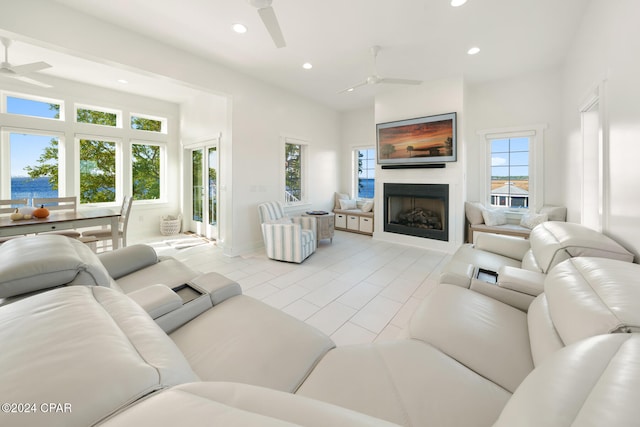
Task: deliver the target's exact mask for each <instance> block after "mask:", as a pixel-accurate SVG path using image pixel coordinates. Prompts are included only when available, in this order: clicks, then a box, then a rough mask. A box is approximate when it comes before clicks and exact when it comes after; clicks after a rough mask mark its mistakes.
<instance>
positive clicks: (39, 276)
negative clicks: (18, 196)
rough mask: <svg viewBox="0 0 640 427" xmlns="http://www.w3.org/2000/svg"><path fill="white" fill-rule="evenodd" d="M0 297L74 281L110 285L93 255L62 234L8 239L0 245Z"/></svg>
mask: <svg viewBox="0 0 640 427" xmlns="http://www.w3.org/2000/svg"><path fill="white" fill-rule="evenodd" d="M0 260H2V262H0V298H6V297H11V296H14V295H20V294H25V293H28V292H34V291H38V290H41V289H47V288H53V287H56V286H60V285H66V284H76V285H87V286H107V287H108V286H111V284H112V279H111V277H110V276H109V273H108V272H107V270H106V269H105V268H104V266H103V265H102V263H101V262H100V260H99V259H98V257H97V255H96V254H94V253H93V252H92V251H91V249H89V247H88V246H87V245H85V244H84V243H81V242H80V241H78V240H75V239H70V238H68V237H65V236H62V235H51V234H49V235H45V234H41V235H37V236H28V237H21V238H18V239H12V240H9V241H8V242H6V243H4V244H3V245H1V246H0Z"/></svg>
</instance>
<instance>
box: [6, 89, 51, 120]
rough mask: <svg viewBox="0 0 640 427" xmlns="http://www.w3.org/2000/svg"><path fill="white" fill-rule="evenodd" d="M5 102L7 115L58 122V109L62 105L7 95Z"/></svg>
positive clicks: (43, 99)
mask: <svg viewBox="0 0 640 427" xmlns="http://www.w3.org/2000/svg"><path fill="white" fill-rule="evenodd" d="M6 100H7V113H9V114H17V115H20V116H31V117H41V118H45V119H56V120H60V107H61V105H62V102H60V101H56V100H49V99H45V98H38V99H30V98H23V97H20V96H9V95H7V97H6Z"/></svg>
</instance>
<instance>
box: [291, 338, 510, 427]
mask: <svg viewBox="0 0 640 427" xmlns="http://www.w3.org/2000/svg"><path fill="white" fill-rule="evenodd" d="M297 394H301V395H303V396H307V397H311V398H314V399H319V400H323V401H325V402H329V403H333V404H335V405H339V406H343V407H345V408H349V409H353V410H356V411H358V412H362V413H365V414H368V415H372V416H374V417H377V418H382V419H384V420H387V421H391V422H394V423H397V424H400V425H404V426H459V427H463V426H464V427H467V426H489V425H491V424H492V423H493V422H494V421H495V420H496V419H497V417H498V415H499V414H500V411H501V410H502V408H503V406H504V405H505V404H506V402H507V400H508V399H509V397H510V396H511V393H509V392H508V391H506V390H505V389H504V388H502V387H500V386H498V385H496V384H494V383H493V382H491V381H490V380H488V379H486V378H484V377H482V376H481V375H478V374H477V373H475V372H473V371H472V370H471V369H469V368H467V367H465V366H464V365H462V364H460V363H459V362H457V361H455V360H454V359H452V358H451V357H449V356H447V355H446V354H444V353H442V352H441V351H439V350H437V349H436V348H435V347H433V346H431V345H429V344H425V343H423V342H421V341H417V340H410V339H406V340H398V341H388V342H379V343H375V344H368V345H351V346H343V347H337V348H336V349H334V350H331V351H330V352H329V353H328V354H327V355H326V356H325V357H323V358H322V360H321V361H320V363H319V364H318V366H317V367H316V368H315V369H314V370H313V372H311V375H309V378H307V379H306V380H305V382H304V384H302V386H301V387H300V389H299V390H298V392H297Z"/></svg>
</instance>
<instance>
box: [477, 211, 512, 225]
mask: <svg viewBox="0 0 640 427" xmlns="http://www.w3.org/2000/svg"><path fill="white" fill-rule="evenodd" d="M482 218H484V223H485V224H487V225H488V226H490V227H491V226H495V225H504V224H506V223H507V216H506V215H505V213H504V212H503V211H501V210H498V209H495V210H490V209H484V210H483V211H482Z"/></svg>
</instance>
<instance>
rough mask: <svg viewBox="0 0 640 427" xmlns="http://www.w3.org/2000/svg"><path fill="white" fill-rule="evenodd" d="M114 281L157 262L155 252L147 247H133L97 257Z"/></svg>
mask: <svg viewBox="0 0 640 427" xmlns="http://www.w3.org/2000/svg"><path fill="white" fill-rule="evenodd" d="M98 258H100V262H102V265H104V267H105V268H106V269H107V271H108V272H109V275H110V276H111V277H113V278H114V279H115V280H118V279H119V278H121V277H123V276H126V275H127V274H131V273H133V272H134V271H138V270H140V269H142V268H145V267H148V266H150V265H153V264H155V263H157V262H158V255H157V254H156V251H155V250H154V249H153V248H152V247H151V246H148V245H133V246H127V247H126V248H121V249H117V250H115V251H111V252H104V253H101V254H99V255H98Z"/></svg>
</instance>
